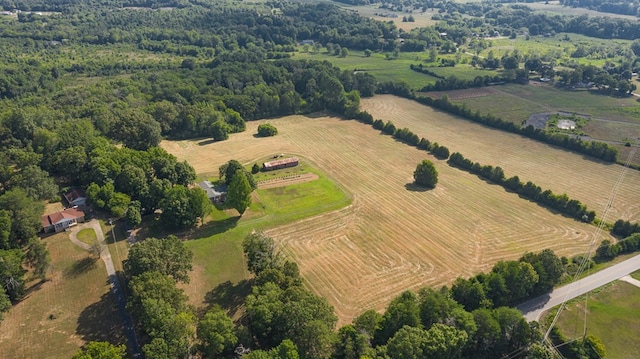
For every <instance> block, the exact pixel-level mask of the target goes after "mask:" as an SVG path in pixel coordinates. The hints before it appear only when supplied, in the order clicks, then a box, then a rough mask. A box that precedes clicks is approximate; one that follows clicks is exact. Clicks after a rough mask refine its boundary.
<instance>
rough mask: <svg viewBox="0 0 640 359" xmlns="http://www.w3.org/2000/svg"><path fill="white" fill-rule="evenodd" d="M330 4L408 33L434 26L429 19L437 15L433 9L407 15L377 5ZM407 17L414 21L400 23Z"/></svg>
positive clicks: (417, 10) (433, 22)
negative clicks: (389, 24)
mask: <svg viewBox="0 0 640 359" xmlns="http://www.w3.org/2000/svg"><path fill="white" fill-rule="evenodd" d="M330 2H332V3H333V4H335V5H337V6H340V7H341V8H343V9H347V10H351V11H356V12H357V13H358V14H359V15H360V16H364V17H369V18H372V19H374V20H378V21H384V22H388V21H391V22H393V23H394V24H395V25H396V26H397V27H398V29H402V30H404V31H410V30H411V29H415V28H419V27H427V26H431V25H435V24H436V23H437V21H434V20H432V19H431V17H432V16H433V15H434V14H436V13H437V11H433V9H428V10H427V11H425V12H424V13H423V12H422V11H421V10H420V9H416V10H415V11H412V12H411V13H407V12H402V11H391V10H389V9H380V8H379V4H371V5H360V6H353V5H348V4H344V3H341V2H336V1H330ZM376 14H378V15H376ZM380 14H386V16H381V15H380ZM391 14H395V15H397V17H395V18H394V17H390V16H389V15H391ZM409 15H411V16H413V18H414V20H415V21H413V22H403V21H402V18H403V16H407V17H408V16H409Z"/></svg>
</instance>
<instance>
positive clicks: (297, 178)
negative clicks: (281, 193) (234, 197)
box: [258, 172, 319, 188]
mask: <svg viewBox="0 0 640 359" xmlns="http://www.w3.org/2000/svg"><path fill="white" fill-rule="evenodd" d="M318 178H319V177H318V175H317V174H315V173H311V172H309V173H305V174H301V175H298V174H295V175H289V176H284V177H277V178H270V179H267V180H264V181H260V182H258V188H275V187H284V186H289V185H292V184H296V183H305V182H311V181H313V180H316V179H318Z"/></svg>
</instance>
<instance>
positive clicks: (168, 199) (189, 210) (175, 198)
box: [160, 185, 206, 229]
mask: <svg viewBox="0 0 640 359" xmlns="http://www.w3.org/2000/svg"><path fill="white" fill-rule="evenodd" d="M200 190H201V191H202V189H200ZM197 195H198V193H197V192H195V191H191V190H190V189H189V188H187V187H185V186H180V185H177V186H174V187H173V188H171V189H169V190H168V191H167V192H166V193H165V196H164V198H163V199H162V201H161V202H160V208H162V214H161V215H160V219H161V221H162V223H163V224H165V225H166V226H168V227H169V228H175V229H182V228H188V227H192V226H194V225H195V224H196V223H197V220H198V217H199V216H200V215H202V214H203V207H202V206H204V204H202V203H200V205H201V206H199V207H194V204H197V203H196V202H198V199H199V198H200V197H196V196H197ZM205 196H206V194H205Z"/></svg>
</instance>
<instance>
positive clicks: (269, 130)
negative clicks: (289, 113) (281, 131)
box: [258, 123, 278, 137]
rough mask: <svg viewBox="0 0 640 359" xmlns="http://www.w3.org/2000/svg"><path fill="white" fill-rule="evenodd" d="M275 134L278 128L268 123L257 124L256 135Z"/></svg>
mask: <svg viewBox="0 0 640 359" xmlns="http://www.w3.org/2000/svg"><path fill="white" fill-rule="evenodd" d="M277 134H278V129H277V128H276V127H275V126H274V125H272V124H270V123H263V124H261V125H259V126H258V136H260V137H269V136H275V135H277Z"/></svg>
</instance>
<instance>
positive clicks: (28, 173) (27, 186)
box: [11, 165, 58, 200]
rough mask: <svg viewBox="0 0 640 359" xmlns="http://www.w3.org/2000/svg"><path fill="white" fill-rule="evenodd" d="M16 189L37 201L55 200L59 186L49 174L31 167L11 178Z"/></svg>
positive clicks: (36, 167)
mask: <svg viewBox="0 0 640 359" xmlns="http://www.w3.org/2000/svg"><path fill="white" fill-rule="evenodd" d="M11 182H12V183H13V186H14V187H20V188H22V189H24V191H25V192H26V193H27V196H29V197H30V198H33V199H36V200H49V199H55V197H56V195H57V194H58V186H57V185H56V184H55V182H54V181H53V178H52V177H50V176H49V173H47V172H46V171H43V170H42V169H40V167H38V166H35V165H31V166H27V167H25V168H23V169H21V170H20V171H19V172H15V173H14V175H13V177H12V178H11Z"/></svg>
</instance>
